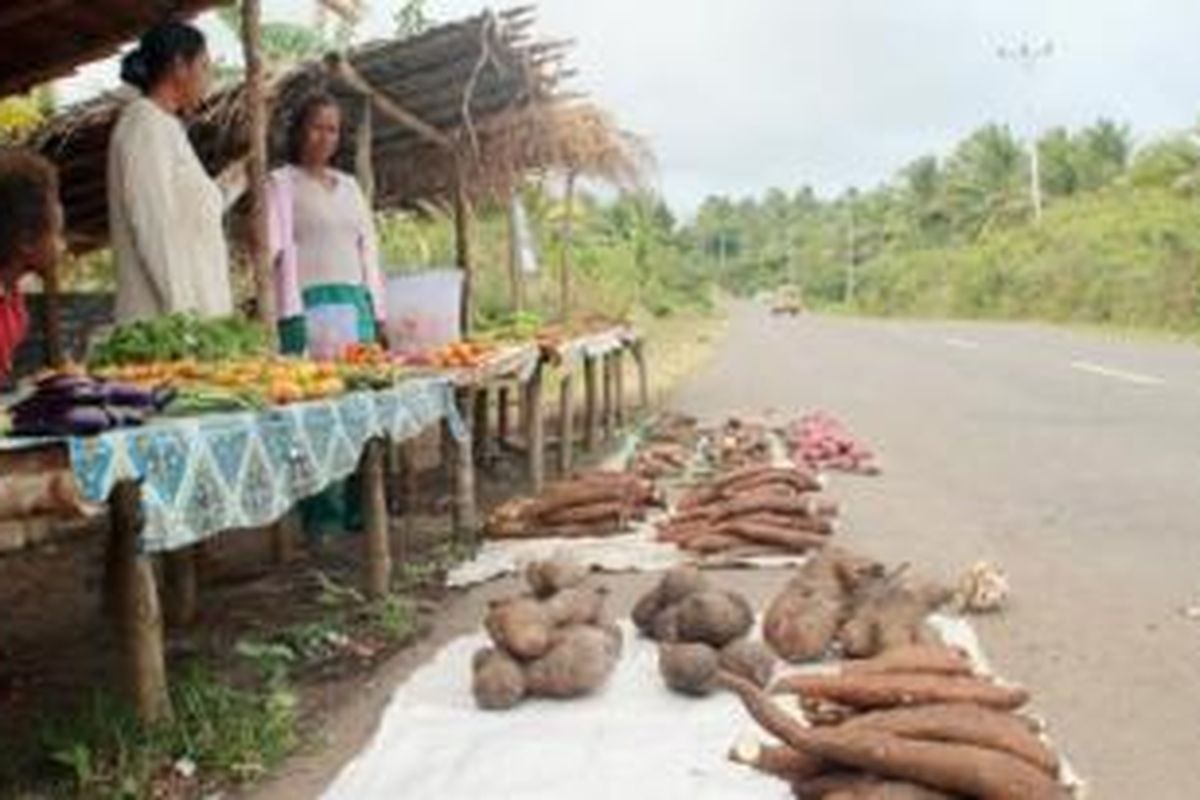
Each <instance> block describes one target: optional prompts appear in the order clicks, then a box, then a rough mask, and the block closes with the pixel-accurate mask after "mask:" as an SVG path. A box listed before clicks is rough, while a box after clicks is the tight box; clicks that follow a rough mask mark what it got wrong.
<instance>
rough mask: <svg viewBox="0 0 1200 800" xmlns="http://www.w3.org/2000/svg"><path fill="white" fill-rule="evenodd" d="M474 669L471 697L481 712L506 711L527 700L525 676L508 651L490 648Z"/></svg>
mask: <svg viewBox="0 0 1200 800" xmlns="http://www.w3.org/2000/svg"><path fill="white" fill-rule="evenodd" d="M471 666H472V680H471V693H472V694H473V695H474V696H475V703H476V705H478V706H479V707H480V708H482V709H487V710H489V711H503V710H505V709H509V708H512V707H513V706H515V705H516V704H517V703H519V702H521V700H522V698H524V697H525V672H524V670H523V669H522V668H521V665H520V664H519V663H518V662H517V661H516V660H515V659H514V658H513V657H512V656H510V655H508V654H507V653H505V652H504V651H502V650H499V649H497V648H495V647H486V648H484V649H482V650H480V651H478V652H477V653H476V654H475V657H474V659H473V660H472V664H471Z"/></svg>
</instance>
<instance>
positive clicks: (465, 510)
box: [442, 423, 477, 548]
mask: <svg viewBox="0 0 1200 800" xmlns="http://www.w3.org/2000/svg"><path fill="white" fill-rule="evenodd" d="M449 427H450V426H449V423H443V424H442V428H443V430H444V431H445V433H444V435H443V441H446V440H449V441H450V442H452V443H454V445H455V446H454V447H452V448H451V451H450V452H451V454H452V464H453V470H452V471H453V473H454V504H453V506H452V511H453V515H454V519H453V526H454V535H455V537H456V538H457V539H458V541H459V543H461V544H463V545H466V546H467V547H469V548H474V547H475V534H476V530H477V523H476V519H475V465H474V463H473V462H472V460H471V451H472V447H471V436H470V433H469V432H468V433H467V435H466V437H465V438H464V439H463V440H461V441H456V440H455V439H454V436H453V435H452V434H451V433H450V432H449Z"/></svg>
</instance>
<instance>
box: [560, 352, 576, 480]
mask: <svg viewBox="0 0 1200 800" xmlns="http://www.w3.org/2000/svg"><path fill="white" fill-rule="evenodd" d="M574 388H575V376H574V375H572V374H571V371H570V369H567V368H564V370H563V375H562V383H561V384H560V385H559V390H558V391H559V397H558V435H559V441H558V471H559V474H561V475H563V476H565V475H567V474H568V473H570V471H571V464H572V462H573V461H574V460H575V392H574Z"/></svg>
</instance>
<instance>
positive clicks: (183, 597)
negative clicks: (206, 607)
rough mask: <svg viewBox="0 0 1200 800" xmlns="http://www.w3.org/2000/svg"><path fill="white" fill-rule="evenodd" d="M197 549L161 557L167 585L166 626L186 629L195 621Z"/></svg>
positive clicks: (185, 549) (172, 552)
mask: <svg viewBox="0 0 1200 800" xmlns="http://www.w3.org/2000/svg"><path fill="white" fill-rule="evenodd" d="M197 556H198V548H197V547H185V548H183V549H181V550H173V551H171V552H170V553H167V554H166V555H165V556H163V564H164V567H165V569H164V572H165V573H166V574H165V576H164V577H165V578H166V584H167V602H166V607H167V624H168V625H171V626H172V627H186V626H188V625H191V624H192V623H193V622H195V621H196V559H197Z"/></svg>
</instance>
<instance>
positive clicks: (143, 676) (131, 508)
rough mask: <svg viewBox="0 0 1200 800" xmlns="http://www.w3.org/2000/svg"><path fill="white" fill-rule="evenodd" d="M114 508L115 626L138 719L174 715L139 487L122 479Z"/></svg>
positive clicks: (151, 720)
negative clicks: (143, 539)
mask: <svg viewBox="0 0 1200 800" xmlns="http://www.w3.org/2000/svg"><path fill="white" fill-rule="evenodd" d="M109 505H110V508H111V511H112V538H111V540H110V542H109V547H110V548H111V551H110V552H111V560H110V562H109V563H110V564H111V566H112V569H113V576H112V578H113V586H114V590H115V597H114V598H113V599H114V601H115V603H114V610H115V612H116V620H115V622H116V628H117V635H118V639H119V641H120V646H121V651H122V655H123V661H124V668H125V677H126V680H127V681H128V684H129V690H130V693H131V694H132V696H133V703H134V708H135V709H136V711H137V715H138V719H140V720H141V721H142V723H143V724H145V725H153V724H156V723H159V722H164V721H166V720H169V719H170V718H171V716H172V715H171V699H170V697H169V695H168V693H167V666H166V659H165V657H164V655H163V651H164V648H163V621H162V611H161V609H160V608H159V603H158V588H157V586H156V585H155V582H154V565H153V564H152V563H151V560H150V557H149V556H147V555H145V554H144V553H141V552H140V547H139V545H140V539H141V535H142V509H141V487H140V486H139V485H138V484H137V483H136V482H133V481H123V482H121V483H118V484H117V485H116V486H115V487H114V488H113V492H112V496H111V497H110V498H109Z"/></svg>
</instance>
